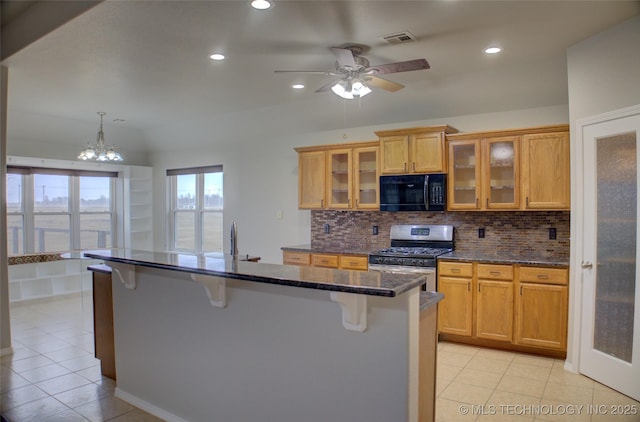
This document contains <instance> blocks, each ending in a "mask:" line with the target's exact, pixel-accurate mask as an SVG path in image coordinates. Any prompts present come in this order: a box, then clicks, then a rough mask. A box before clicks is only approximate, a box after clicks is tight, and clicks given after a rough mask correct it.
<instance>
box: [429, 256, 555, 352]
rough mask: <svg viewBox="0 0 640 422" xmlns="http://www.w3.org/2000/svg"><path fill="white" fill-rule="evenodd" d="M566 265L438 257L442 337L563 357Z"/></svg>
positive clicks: (439, 327)
mask: <svg viewBox="0 0 640 422" xmlns="http://www.w3.org/2000/svg"><path fill="white" fill-rule="evenodd" d="M567 285H568V270H567V269H565V268H545V267H529V266H522V265H505V264H485V263H478V262H458V261H439V262H438V291H439V292H441V293H443V294H444V299H443V300H442V302H440V305H439V308H438V332H439V333H440V334H441V338H443V339H445V340H449V341H459V342H463V343H469V344H478V345H483V346H489V347H491V346H494V347H498V348H503V349H513V350H522V351H529V352H538V353H543V354H550V355H553V356H562V355H563V354H566V348H567V316H568V301H567V289H568V286H567Z"/></svg>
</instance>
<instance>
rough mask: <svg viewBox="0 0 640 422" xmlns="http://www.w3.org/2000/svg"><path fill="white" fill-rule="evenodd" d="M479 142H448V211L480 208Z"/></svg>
mask: <svg viewBox="0 0 640 422" xmlns="http://www.w3.org/2000/svg"><path fill="white" fill-rule="evenodd" d="M479 164H480V140H461V141H450V142H449V189H448V190H449V192H448V208H449V209H450V210H475V209H479V208H480V183H479V182H480V167H479Z"/></svg>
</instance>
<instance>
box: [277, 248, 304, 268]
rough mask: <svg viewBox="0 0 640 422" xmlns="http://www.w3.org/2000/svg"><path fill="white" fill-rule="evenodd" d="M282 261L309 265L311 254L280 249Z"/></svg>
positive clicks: (287, 263) (290, 263)
mask: <svg viewBox="0 0 640 422" xmlns="http://www.w3.org/2000/svg"><path fill="white" fill-rule="evenodd" d="M282 263H283V264H285V265H301V266H307V265H311V254H310V253H308V252H294V251H282Z"/></svg>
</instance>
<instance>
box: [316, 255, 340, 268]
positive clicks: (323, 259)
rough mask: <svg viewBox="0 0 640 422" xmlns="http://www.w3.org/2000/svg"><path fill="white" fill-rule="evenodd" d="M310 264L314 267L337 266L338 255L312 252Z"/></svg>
mask: <svg viewBox="0 0 640 422" xmlns="http://www.w3.org/2000/svg"><path fill="white" fill-rule="evenodd" d="M311 265H313V266H314V267H326V268H338V255H323V254H313V255H312V256H311Z"/></svg>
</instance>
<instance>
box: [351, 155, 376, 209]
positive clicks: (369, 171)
mask: <svg viewBox="0 0 640 422" xmlns="http://www.w3.org/2000/svg"><path fill="white" fill-rule="evenodd" d="M379 177H380V147H379V146H377V145H375V146H368V147H357V148H354V149H353V197H354V203H353V208H355V209H357V210H378V209H380V189H379V188H378V178H379Z"/></svg>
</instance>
